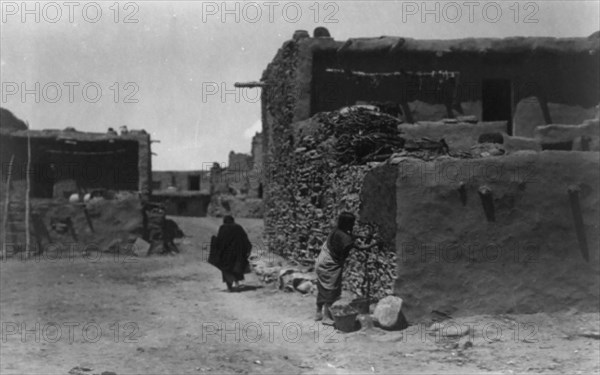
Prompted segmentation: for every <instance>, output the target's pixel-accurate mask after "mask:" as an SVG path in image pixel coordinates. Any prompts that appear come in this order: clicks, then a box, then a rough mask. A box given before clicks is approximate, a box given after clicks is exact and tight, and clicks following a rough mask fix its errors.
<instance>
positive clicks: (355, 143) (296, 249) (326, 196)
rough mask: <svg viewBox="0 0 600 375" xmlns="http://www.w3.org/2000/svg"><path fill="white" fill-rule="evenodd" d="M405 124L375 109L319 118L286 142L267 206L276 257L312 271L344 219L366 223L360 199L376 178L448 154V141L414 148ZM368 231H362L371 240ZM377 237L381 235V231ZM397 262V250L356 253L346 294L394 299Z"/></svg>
mask: <svg viewBox="0 0 600 375" xmlns="http://www.w3.org/2000/svg"><path fill="white" fill-rule="evenodd" d="M400 123H401V120H400V119H398V118H396V117H393V116H390V115H387V114H385V113H381V112H379V111H377V110H376V109H373V108H369V106H354V107H348V108H344V109H341V110H339V111H333V112H323V113H319V114H316V115H315V116H314V117H313V118H312V119H310V120H309V121H307V122H304V123H302V124H299V125H298V126H297V128H296V129H293V131H291V130H290V131H287V132H286V133H285V134H281V133H277V134H278V135H279V142H281V143H279V145H278V150H277V155H274V159H275V160H276V161H277V163H280V164H272V166H274V168H272V170H271V171H270V172H271V174H270V176H269V177H270V179H269V184H268V189H269V191H268V195H269V198H268V200H267V205H266V210H267V212H266V218H267V220H266V224H267V236H268V241H269V244H270V248H271V250H272V251H275V252H277V253H278V254H281V255H282V256H284V257H286V258H288V259H291V260H293V261H295V262H298V263H300V264H304V265H311V264H313V263H314V260H315V258H316V257H317V255H318V253H319V251H320V248H321V246H322V244H323V242H324V241H325V240H326V238H327V235H328V234H329V233H330V232H331V230H332V228H333V227H334V226H335V220H336V219H337V217H338V215H339V214H340V213H341V212H343V211H349V212H352V213H354V214H355V215H356V216H357V217H358V216H359V215H358V213H359V208H360V203H361V202H360V194H361V188H362V184H363V180H364V177H365V175H366V173H367V172H368V170H369V169H370V168H372V167H373V166H375V165H378V164H379V162H382V161H385V160H387V159H389V158H390V157H391V156H392V155H398V154H402V155H406V156H415V157H419V158H424V159H432V158H435V157H438V156H440V155H446V154H447V153H448V147H447V145H445V142H444V141H443V140H441V141H433V140H428V139H421V140H410V141H406V140H404V139H403V138H402V137H401V134H400V133H399V132H398V125H399V124H400ZM367 225H368V223H359V224H358V225H357V230H356V232H357V233H356V234H358V235H364V234H365V233H366V231H367ZM375 232H376V233H377V228H375ZM395 258H396V254H395V249H394V246H393V244H391V243H387V244H381V245H380V246H379V247H378V248H375V249H373V250H371V251H369V252H368V253H365V252H358V251H355V252H353V253H351V255H350V257H349V259H348V261H347V263H346V267H345V270H344V277H343V283H344V285H343V286H344V288H345V289H347V290H350V291H352V292H354V293H355V294H357V295H359V296H366V295H367V294H368V295H369V296H370V297H375V298H382V297H385V296H387V295H390V294H392V288H393V283H394V280H395V267H396V260H395Z"/></svg>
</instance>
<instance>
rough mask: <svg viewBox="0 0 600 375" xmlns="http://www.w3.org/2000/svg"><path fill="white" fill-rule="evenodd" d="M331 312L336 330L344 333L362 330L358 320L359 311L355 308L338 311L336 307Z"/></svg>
mask: <svg viewBox="0 0 600 375" xmlns="http://www.w3.org/2000/svg"><path fill="white" fill-rule="evenodd" d="M330 311H331V316H332V317H333V322H334V323H335V328H336V329H338V330H340V331H342V332H354V331H357V330H358V329H359V328H360V323H359V322H358V321H357V320H356V317H357V316H358V311H356V310H355V309H354V308H349V309H348V308H346V309H336V308H335V307H334V308H331V309H330Z"/></svg>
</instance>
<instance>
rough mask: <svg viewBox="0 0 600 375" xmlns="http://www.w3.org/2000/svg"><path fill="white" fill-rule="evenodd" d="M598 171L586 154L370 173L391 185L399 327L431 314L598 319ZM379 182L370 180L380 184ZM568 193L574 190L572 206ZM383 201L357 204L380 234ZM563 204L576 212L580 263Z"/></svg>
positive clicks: (447, 162)
mask: <svg viewBox="0 0 600 375" xmlns="http://www.w3.org/2000/svg"><path fill="white" fill-rule="evenodd" d="M599 164H600V163H599V160H598V154H596V153H591V152H562V151H545V152H539V153H537V152H516V153H514V154H512V155H507V156H502V157H491V158H484V159H451V158H448V159H440V160H438V161H433V162H424V161H422V160H418V159H412V158H405V159H404V160H400V161H398V162H397V165H395V168H394V169H395V170H394V171H393V170H392V169H391V167H390V166H389V165H388V166H385V167H379V168H375V169H373V170H372V171H371V172H370V173H369V174H370V175H374V174H376V173H386V174H392V175H394V174H395V176H396V180H395V199H396V215H395V226H396V233H395V244H396V250H397V261H398V268H397V274H398V277H397V279H396V282H395V287H394V290H395V293H396V294H397V295H399V296H401V297H402V298H403V299H404V301H405V312H406V315H407V317H408V318H409V320H412V321H418V320H421V319H426V318H428V316H429V315H428V314H429V313H430V312H431V311H432V310H438V311H444V312H447V313H450V314H453V315H465V314H483V313H534V312H538V311H557V310H568V309H570V308H577V309H579V310H580V311H598V309H599V307H600V302H599V298H598V290H599V288H600V263H599V258H600V257H599V254H598V253H599V237H598V233H599V226H600V225H599V217H598V215H599V208H598V205H599V203H600V198H599V183H600V176H599V173H600V172H599V171H600V165H599ZM382 168H387V171H383V170H382ZM382 171H383V172H382ZM368 180H369V176H367V178H366V179H365V181H368ZM389 180H390V179H382V178H379V181H380V182H381V183H382V184H386V185H389V184H390V182H389ZM570 188H571V189H573V188H576V189H578V198H574V196H570V195H569V193H568V189H570ZM379 189H389V186H388V187H386V188H383V187H380V188H379ZM363 191H365V188H363ZM388 200H389V199H388V197H380V198H377V197H374V196H373V197H371V198H369V199H367V198H364V199H363V206H367V205H368V206H370V207H363V212H365V213H366V212H371V214H370V220H372V221H375V222H378V223H379V224H380V225H382V224H383V223H384V222H389V221H390V217H389V214H385V213H386V212H387V211H386V210H382V212H383V214H382V215H380V216H379V218H378V217H377V215H375V214H374V213H375V212H376V209H375V208H376V207H385V206H386V205H388V204H389V203H388ZM573 201H577V202H578V204H579V207H580V211H581V215H580V216H579V218H580V219H581V221H582V223H583V225H582V226H581V227H580V229H581V231H582V233H584V238H585V241H587V248H588V250H587V251H588V255H587V260H586V259H585V258H586V256H585V255H584V252H585V251H584V250H583V248H584V247H585V246H584V245H582V244H581V242H580V239H579V237H578V231H577V224H576V223H575V221H574V217H576V216H578V215H577V213H574V209H573V207H572V202H573Z"/></svg>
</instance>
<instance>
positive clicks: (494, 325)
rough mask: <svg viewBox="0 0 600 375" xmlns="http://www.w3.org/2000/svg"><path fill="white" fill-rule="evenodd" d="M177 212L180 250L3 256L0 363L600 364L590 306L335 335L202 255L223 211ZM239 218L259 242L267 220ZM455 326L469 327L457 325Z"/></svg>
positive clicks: (456, 367)
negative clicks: (228, 282) (231, 279)
mask: <svg viewBox="0 0 600 375" xmlns="http://www.w3.org/2000/svg"><path fill="white" fill-rule="evenodd" d="M176 221H178V223H179V224H180V225H181V227H182V229H183V231H184V232H185V233H186V235H187V237H186V238H185V239H183V240H182V242H181V243H180V247H181V249H182V254H181V255H179V256H172V257H151V258H144V259H138V258H125V257H123V256H121V257H120V258H116V257H114V256H112V255H106V254H103V255H101V256H98V255H97V254H90V255H88V257H87V258H85V257H83V256H82V255H81V254H75V255H73V256H72V257H66V256H64V257H63V258H62V259H59V260H53V259H48V258H47V257H46V258H41V259H37V260H29V261H27V262H25V261H20V260H15V259H12V260H8V261H6V262H2V263H1V264H0V281H1V287H0V292H1V294H0V303H1V305H0V320H1V323H2V332H1V333H2V335H1V342H0V344H1V347H0V349H1V352H0V361H1V365H0V366H1V367H0V371H1V373H2V374H67V373H68V372H69V371H70V370H71V369H73V368H74V367H76V366H79V367H82V368H83V367H85V368H89V369H91V370H90V371H83V372H82V373H88V374H101V373H103V372H109V371H112V372H114V373H116V374H230V373H242V374H243V373H259V374H288V373H298V374H300V373H302V374H311V373H326V374H346V373H383V374H390V373H452V374H466V373H499V374H513V373H525V372H527V373H545V374H551V373H572V374H575V373H580V374H589V373H599V372H600V364H599V363H600V359H599V352H600V341H599V340H598V337H597V336H595V335H597V332H598V330H599V326H600V322H599V317H600V315H599V314H598V313H594V314H582V313H579V312H578V311H576V310H573V309H571V310H568V309H567V310H566V311H564V312H561V313H554V314H545V313H538V314H533V315H502V316H468V314H467V313H466V312H463V313H462V316H461V317H459V318H456V319H455V320H454V321H452V322H449V321H446V322H443V323H441V330H439V331H434V330H433V328H431V327H430V326H429V325H427V326H425V325H423V326H413V327H411V328H409V329H408V330H407V331H405V332H384V331H381V330H379V329H372V330H368V331H360V332H355V333H351V334H343V333H339V332H336V331H333V330H332V329H331V328H328V327H325V326H322V325H320V324H315V323H314V322H313V321H312V315H313V305H314V296H306V297H304V296H302V295H300V294H288V293H283V292H279V291H278V290H276V289H274V287H273V286H262V285H261V284H260V283H259V281H258V280H257V279H256V278H255V277H253V275H249V277H248V278H247V280H246V282H245V285H246V286H247V287H246V290H244V291H242V292H239V293H227V292H226V291H225V288H224V284H223V283H222V282H221V277H220V273H219V272H218V271H217V270H216V269H214V268H213V267H212V266H210V265H209V264H207V263H206V261H205V259H206V257H207V255H208V254H207V252H206V244H207V243H208V240H209V238H210V236H211V235H212V234H214V233H215V232H216V230H217V228H218V226H219V220H218V219H214V218H176ZM239 222H240V223H241V224H242V225H243V226H244V227H245V228H247V230H248V232H249V234H250V236H251V238H252V239H253V241H254V242H257V243H259V240H258V239H259V238H260V235H261V231H262V221H260V220H251V219H246V220H243V219H240V220H239ZM203 249H204V250H203ZM98 257H99V258H98ZM498 298H501V296H498ZM36 324H37V326H36ZM467 326H468V327H470V328H469V331H468V332H466V327H467ZM459 330H460V331H461V333H463V334H464V333H466V334H465V335H463V336H461V337H458V338H457V337H452V336H454V334H456V333H458V331H459ZM436 332H437V333H436ZM586 335H587V336H590V335H591V337H586ZM594 337H595V338H594ZM469 342H470V343H469Z"/></svg>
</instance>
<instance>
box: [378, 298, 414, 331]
mask: <svg viewBox="0 0 600 375" xmlns="http://www.w3.org/2000/svg"><path fill="white" fill-rule="evenodd" d="M373 319H374V320H375V323H376V324H377V325H378V326H380V327H381V328H383V329H387V330H400V329H404V328H406V327H407V326H408V323H407V322H406V318H405V317H404V314H402V298H400V297H396V296H387V297H385V298H383V299H382V300H381V301H379V303H378V304H377V306H376V307H375V311H374V312H373Z"/></svg>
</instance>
